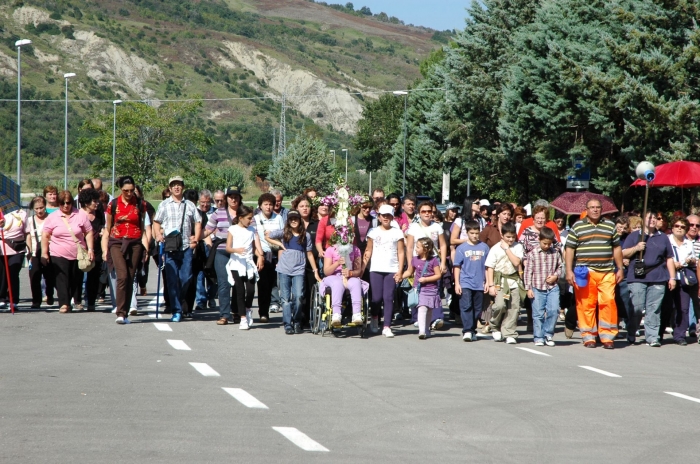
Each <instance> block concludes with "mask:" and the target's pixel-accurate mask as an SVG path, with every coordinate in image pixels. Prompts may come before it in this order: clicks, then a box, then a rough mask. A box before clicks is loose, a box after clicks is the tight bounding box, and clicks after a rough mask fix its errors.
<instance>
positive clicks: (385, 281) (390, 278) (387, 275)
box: [369, 272, 396, 327]
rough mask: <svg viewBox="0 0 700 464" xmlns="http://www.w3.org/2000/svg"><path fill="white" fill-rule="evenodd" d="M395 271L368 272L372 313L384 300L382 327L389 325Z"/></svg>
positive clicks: (392, 307)
mask: <svg viewBox="0 0 700 464" xmlns="http://www.w3.org/2000/svg"><path fill="white" fill-rule="evenodd" d="M395 274H396V273H395V272H370V273H369V285H370V287H371V288H372V306H373V308H374V312H373V314H376V313H377V311H376V308H378V307H379V305H380V304H381V303H382V301H384V327H390V326H391V316H392V315H393V312H394V290H396V281H395V280H394V275H395Z"/></svg>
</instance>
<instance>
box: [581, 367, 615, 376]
mask: <svg viewBox="0 0 700 464" xmlns="http://www.w3.org/2000/svg"><path fill="white" fill-rule="evenodd" d="M578 367H580V368H582V369H587V370H589V371H593V372H597V373H599V374H603V375H607V376H608V377H622V376H621V375H617V374H613V373H612V372H608V371H604V370H602V369H596V368H595V367H591V366H578Z"/></svg>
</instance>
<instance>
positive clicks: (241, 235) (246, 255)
mask: <svg viewBox="0 0 700 464" xmlns="http://www.w3.org/2000/svg"><path fill="white" fill-rule="evenodd" d="M228 233H229V234H231V236H232V237H233V240H231V248H245V252H243V254H238V253H231V256H230V257H229V259H228V264H226V269H227V270H229V271H238V274H239V275H241V276H243V275H245V274H246V273H247V272H248V267H249V263H252V262H253V242H254V241H255V229H254V228H253V227H252V226H248V227H247V228H245V229H244V228H243V227H241V226H239V225H235V226H231V227H229V228H228Z"/></svg>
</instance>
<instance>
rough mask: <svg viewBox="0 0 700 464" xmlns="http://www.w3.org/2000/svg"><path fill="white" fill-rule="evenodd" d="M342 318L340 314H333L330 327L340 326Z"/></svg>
mask: <svg viewBox="0 0 700 464" xmlns="http://www.w3.org/2000/svg"><path fill="white" fill-rule="evenodd" d="M342 321H343V318H342V317H341V315H340V314H333V317H332V318H331V327H340V326H341V325H342Z"/></svg>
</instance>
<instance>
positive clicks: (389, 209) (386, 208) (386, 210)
mask: <svg viewBox="0 0 700 464" xmlns="http://www.w3.org/2000/svg"><path fill="white" fill-rule="evenodd" d="M377 213H379V214H391V215H392V217H393V216H394V207H393V206H391V205H382V206H380V207H379V211H377Z"/></svg>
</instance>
